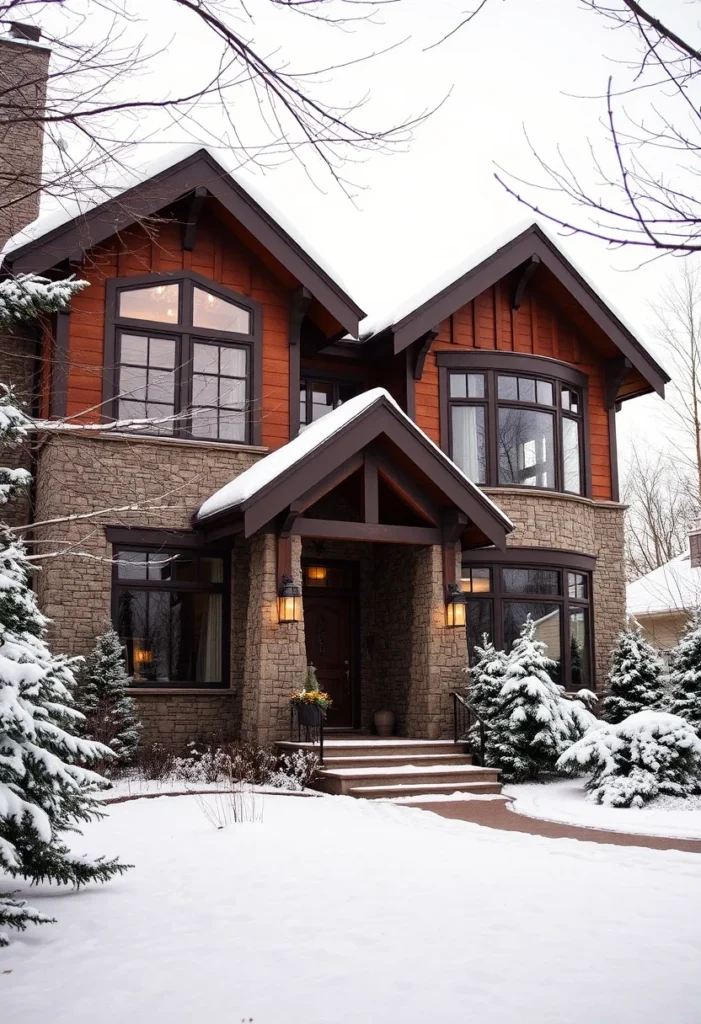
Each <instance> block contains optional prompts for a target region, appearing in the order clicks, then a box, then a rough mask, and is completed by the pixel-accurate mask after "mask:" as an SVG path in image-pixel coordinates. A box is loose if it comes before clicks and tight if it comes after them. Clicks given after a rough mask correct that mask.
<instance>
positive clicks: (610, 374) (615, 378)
mask: <svg viewBox="0 0 701 1024" xmlns="http://www.w3.org/2000/svg"><path fill="white" fill-rule="evenodd" d="M632 368H633V364H632V363H631V361H630V359H626V357H625V356H620V357H619V358H616V359H609V360H608V361H607V363H606V384H605V404H606V408H607V409H615V407H616V405H617V402H616V396H617V395H618V389H619V388H620V386H621V384H622V383H623V378H624V377H625V375H626V374H627V373H628V371H629V370H632Z"/></svg>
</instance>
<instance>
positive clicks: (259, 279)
mask: <svg viewBox="0 0 701 1024" xmlns="http://www.w3.org/2000/svg"><path fill="white" fill-rule="evenodd" d="M153 233H154V231H153V229H150V231H149V233H147V232H146V231H145V230H144V229H142V228H140V227H139V228H134V229H131V230H129V231H125V232H122V233H121V234H120V235H119V236H115V237H114V238H112V239H111V240H110V241H109V242H108V243H107V244H106V245H104V246H102V247H100V249H99V250H93V251H92V252H91V253H89V254H88V256H87V259H86V263H85V267H84V276H85V277H86V278H87V279H88V280H89V281H90V287H89V288H86V289H84V290H83V291H82V292H81V293H80V294H79V295H77V296H76V298H75V299H74V300H73V304H72V313H71V328H70V345H69V352H70V369H69V376H68V407H67V412H68V415H69V416H72V417H75V418H77V419H79V420H81V421H86V422H98V421H99V419H100V417H101V403H102V364H103V354H104V338H105V282H106V280H107V278H110V277H128V276H131V275H139V274H155V273H162V272H164V271H167V270H195V271H197V272H198V273H200V274H203V275H204V276H205V277H208V278H210V279H211V280H212V281H216V282H217V283H218V284H221V285H225V286H226V287H227V288H231V289H232V290H233V291H235V292H239V293H240V294H242V295H246V296H250V297H251V298H253V299H255V300H256V301H257V302H259V303H260V304H261V306H262V308H263V402H262V414H263V424H262V439H263V444H264V445H268V446H269V447H271V448H278V447H280V445H282V444H285V442H286V441H288V440H289V436H288V435H289V400H288V388H289V383H288V382H289V349H288V330H289V304H288V294H289V292H288V289H287V287H286V286H285V285H284V284H283V283H282V282H281V281H279V280H278V279H277V278H276V277H275V276H274V274H273V273H272V271H271V270H269V269H268V268H267V267H265V266H264V265H263V264H262V262H261V261H260V260H259V259H258V258H257V257H256V256H255V255H254V254H253V253H252V252H251V251H250V249H248V248H247V247H246V246H245V245H244V244H243V242H241V241H239V240H238V239H237V238H236V237H235V236H233V235H232V233H231V231H230V230H228V229H226V228H225V227H224V226H223V225H222V224H221V223H220V222H219V221H218V220H217V219H216V218H215V217H214V216H212V215H209V214H208V215H206V216H205V217H203V218H202V221H201V223H200V224H199V226H198V229H197V237H196V242H195V247H194V249H193V250H192V252H188V251H185V250H183V248H182V244H181V230H180V227H179V225H178V224H176V223H163V224H160V225H159V226H158V228H157V229H156V237H155V238H154V237H151V236H152V235H153Z"/></svg>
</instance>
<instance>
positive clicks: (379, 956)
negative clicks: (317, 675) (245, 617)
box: [0, 796, 701, 1024]
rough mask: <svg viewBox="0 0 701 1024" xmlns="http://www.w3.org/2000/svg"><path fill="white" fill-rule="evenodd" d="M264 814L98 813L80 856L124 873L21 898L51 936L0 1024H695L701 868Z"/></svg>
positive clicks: (434, 828)
mask: <svg viewBox="0 0 701 1024" xmlns="http://www.w3.org/2000/svg"><path fill="white" fill-rule="evenodd" d="M204 799H205V800H211V801H214V800H215V797H205V798H204ZM262 799H263V801H264V803H263V821H262V823H259V824H246V825H230V826H229V827H227V828H225V829H223V830H220V831H218V830H216V829H215V828H214V827H213V826H212V825H211V824H210V823H209V822H208V821H207V819H206V818H205V816H204V814H203V813H202V811H201V809H200V807H199V806H198V804H199V802H200V801H199V798H196V797H193V796H183V797H173V798H168V797H163V798H160V799H151V800H136V801H133V802H128V803H124V804H118V805H114V806H112V807H110V808H109V818H108V819H107V820H106V821H104V822H102V823H99V824H94V825H91V826H89V827H88V829H87V830H86V834H85V836H84V838H83V839H80V838H76V839H75V841H74V845H75V848H76V849H79V850H84V851H85V852H87V853H90V854H95V853H106V854H112V853H119V854H120V855H121V856H122V857H123V858H124V859H125V860H128V861H132V862H133V863H134V864H135V865H136V867H135V869H134V870H133V871H131V872H129V874H128V875H126V876H125V877H123V878H121V879H116V880H115V881H113V882H111V883H110V884H108V885H106V886H104V887H98V886H95V887H89V888H87V889H85V890H82V891H81V892H78V893H74V892H70V891H66V890H63V891H62V890H59V889H56V888H53V887H51V886H40V887H39V888H38V889H34V890H31V891H29V890H28V891H27V895H29V896H30V897H31V899H32V902H33V903H34V904H35V905H38V906H39V907H40V908H41V909H42V910H43V911H46V912H48V913H51V914H53V915H55V916H56V917H57V918H58V919H59V921H58V924H56V925H51V926H45V927H42V928H36V929H32V930H31V931H29V932H27V933H26V934H25V935H24V936H20V937H18V938H16V939H14V940H13V945H12V946H11V947H10V948H9V949H7V950H5V951H3V953H2V954H0V966H1V968H2V972H3V973H0V1005H2V1008H3V1014H2V1016H3V1019H7V1020H8V1022H9V1021H20V1020H21V1021H22V1022H23V1024H44V1022H45V1021H47V1020H50V1021H51V1022H52V1024H69V1022H70V1024H94V1021H95V1020H99V1021H100V1024H124V1022H125V1021H129V1020H135V1021H136V1020H139V1021H140V1020H144V1021H150V1022H153V1024H160V1022H163V1024H166V1022H167V1024H186V1022H187V1024H190V1022H192V1021H202V1022H204V1024H220V1022H222V1024H223V1022H226V1024H237V1022H239V1021H241V1020H246V1021H248V1020H249V1019H252V1020H253V1021H254V1022H255V1024H283V1022H284V1024H337V1022H338V1024H346V1022H347V1024H351V1022H352V1024H360V1022H366V1021H367V1022H372V1024H390V1022H391V1024H396V1022H399V1021H401V1022H402V1024H426V1021H436V1022H440V1024H464V1022H465V1021H466V1020H470V1019H473V1018H474V1019H475V1020H479V1021H480V1022H481V1024H513V1022H514V1021H519V1024H591V1022H592V1021H596V1022H597V1024H608V1022H614V1021H615V1022H616V1024H653V1022H655V1024H657V1022H659V1021H660V1020H669V1021H674V1024H698V1020H699V1016H698V1008H699V1006H700V1005H701V973H700V972H699V970H698V962H699V953H700V952H701V913H699V910H700V909H701V858H698V857H696V856H693V855H690V854H684V853H676V852H657V851H651V850H643V849H639V848H617V847H611V846H597V845H594V844H590V843H581V842H574V841H570V840H558V841H553V840H548V839H542V838H540V837H534V836H526V835H520V834H517V833H504V832H498V831H495V830H492V829H485V828H480V827H479V826H476V825H471V824H466V823H464V822H456V821H449V820H447V819H444V818H441V817H439V816H437V815H435V814H430V813H426V812H424V811H420V810H416V809H414V808H408V807H399V806H396V805H392V804H380V803H374V802H366V801H354V800H352V799H349V798H343V797H322V798H319V799H309V800H304V799H302V800H300V799H286V798H284V797H278V796H275V797H272V796H271V797H269V798H268V797H263V798H262ZM4 972H9V973H4Z"/></svg>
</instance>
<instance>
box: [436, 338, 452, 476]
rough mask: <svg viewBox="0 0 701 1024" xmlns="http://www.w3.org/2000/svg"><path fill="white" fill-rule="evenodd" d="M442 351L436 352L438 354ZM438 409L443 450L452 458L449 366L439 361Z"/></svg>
mask: <svg viewBox="0 0 701 1024" xmlns="http://www.w3.org/2000/svg"><path fill="white" fill-rule="evenodd" d="M438 355H440V353H438V352H437V353H436V356H438ZM438 409H439V414H440V432H441V438H440V441H441V444H440V446H441V450H442V451H444V452H445V454H446V455H447V456H448V458H450V416H449V414H448V367H447V366H441V364H440V362H438Z"/></svg>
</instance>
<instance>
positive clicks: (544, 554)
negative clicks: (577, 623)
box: [461, 548, 596, 692]
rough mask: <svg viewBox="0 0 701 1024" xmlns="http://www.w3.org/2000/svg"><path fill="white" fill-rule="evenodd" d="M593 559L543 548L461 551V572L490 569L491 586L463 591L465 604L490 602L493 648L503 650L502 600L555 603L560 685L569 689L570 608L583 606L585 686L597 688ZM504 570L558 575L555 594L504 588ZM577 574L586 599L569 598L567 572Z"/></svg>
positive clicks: (594, 562) (572, 690)
mask: <svg viewBox="0 0 701 1024" xmlns="http://www.w3.org/2000/svg"><path fill="white" fill-rule="evenodd" d="M595 566H596V559H595V558H592V557H590V556H589V555H581V554H579V553H578V552H568V551H558V550H555V549H545V548H511V549H509V550H508V551H506V552H498V551H495V550H493V549H491V550H488V549H485V550H480V551H469V550H468V551H463V554H462V567H461V575H462V574H464V573H466V572H467V571H468V570H470V569H486V568H489V569H490V570H491V584H492V589H491V590H490V591H489V592H488V593H487V592H481V593H471V592H469V591H466V592H465V599H466V601H467V603H468V604H470V603H476V602H478V601H483V602H489V606H490V609H491V619H492V634H493V635H492V640H493V642H494V645H495V647H497V648H498V649H499V650H504V610H503V604H504V602H510V601H511V602H514V601H515V602H519V603H535V604H556V605H558V607H559V608H560V651H561V654H562V658H561V679H562V685H563V686H564V687H565V689H566V690H568V692H576V690H577V689H581V688H582V687H581V685H578V686H577V687H576V688H575V687H574V686H573V685H572V682H571V678H570V676H571V648H570V642H571V636H570V611H573V610H577V609H584V610H585V612H586V616H587V626H588V630H587V653H588V656H589V676H590V678H589V684H588V688H589V689H592V690H594V689H595V687H596V665H595V662H594V652H595V649H596V643H595V631H594V630H595V624H594V600H593V573H594V569H595ZM504 569H544V570H549V571H555V572H557V573H558V574H559V591H560V592H559V593H558V594H550V593H543V594H533V593H516V592H512V591H510V590H509V591H507V590H506V589H505V587H504V583H503V576H502V572H503V570H504ZM570 572H575V573H579V574H580V575H583V576H584V577H585V579H586V590H587V596H586V598H577V597H570V595H569V587H568V578H567V574H568V573H570Z"/></svg>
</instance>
